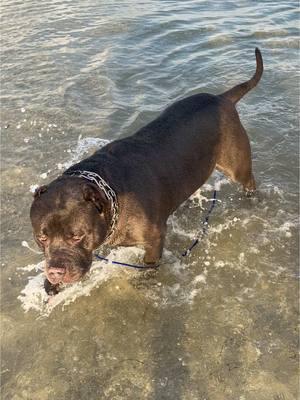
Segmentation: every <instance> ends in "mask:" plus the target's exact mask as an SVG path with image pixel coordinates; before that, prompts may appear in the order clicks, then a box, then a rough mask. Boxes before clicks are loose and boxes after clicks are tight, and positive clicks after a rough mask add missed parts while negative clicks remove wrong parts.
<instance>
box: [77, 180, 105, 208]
mask: <svg viewBox="0 0 300 400" xmlns="http://www.w3.org/2000/svg"><path fill="white" fill-rule="evenodd" d="M82 192H83V198H84V200H85V201H91V202H92V203H93V204H94V205H95V207H96V208H97V210H98V211H99V212H100V214H102V213H103V212H104V207H105V206H106V204H107V203H108V200H107V198H106V197H105V195H104V193H103V192H102V191H101V190H100V189H98V187H97V186H96V185H94V184H93V183H86V184H84V185H83V187H82Z"/></svg>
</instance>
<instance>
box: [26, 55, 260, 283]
mask: <svg viewBox="0 0 300 400" xmlns="http://www.w3.org/2000/svg"><path fill="white" fill-rule="evenodd" d="M255 54H256V72H255V74H254V75H253V77H252V78H251V79H250V80H249V81H247V82H244V83H242V84H239V85H237V86H235V87H234V88H232V89H230V90H228V91H226V92H225V93H222V94H220V95H212V94H207V93H200V94H196V95H193V96H190V97H187V98H185V99H183V100H179V101H177V102H176V103H174V104H173V105H171V106H170V107H168V108H167V109H166V110H165V111H164V112H163V113H162V114H161V115H159V116H158V118H156V119H155V120H154V121H152V122H151V123H150V124H148V125H146V126H144V127H143V128H141V129H140V130H139V131H138V132H136V133H135V134H134V135H132V136H129V137H127V138H124V139H121V140H116V141H114V142H112V143H110V144H108V145H106V146H105V147H103V148H101V149H100V150H99V151H96V153H95V154H93V155H92V156H91V157H89V158H87V159H85V160H83V161H81V162H79V163H77V164H76V165H73V166H72V167H71V168H69V169H68V170H67V171H65V172H64V173H63V174H62V175H61V176H60V177H58V178H57V179H55V180H54V181H53V182H51V183H49V184H48V185H47V186H43V187H41V188H39V189H38V190H37V191H36V193H35V195H34V201H33V204H32V207H31V212H30V216H31V221H32V226H33V230H34V237H35V239H36V241H37V243H38V245H39V246H40V247H41V248H42V249H43V251H44V254H45V257H46V275H47V282H46V283H47V284H48V285H53V286H54V287H55V286H56V285H59V284H60V283H62V282H63V283H71V282H75V281H77V280H79V279H81V278H82V276H83V275H84V274H85V273H86V272H87V271H88V270H89V268H90V265H91V262H92V253H93V250H95V249H96V248H98V247H99V246H100V245H101V244H102V243H104V242H105V243H106V244H108V245H112V246H116V245H118V246H119V245H121V246H132V245H141V246H143V247H144V249H145V256H144V263H145V265H148V266H149V265H153V266H155V265H157V263H158V262H159V259H160V257H161V254H162V250H163V245H164V238H165V234H166V223H167V219H168V217H169V215H170V214H172V213H173V211H174V210H176V208H177V207H178V206H179V205H180V204H181V203H182V202H184V201H185V200H186V199H187V198H188V197H189V196H190V195H191V194H192V193H194V192H195V191H196V190H197V189H198V188H199V187H200V186H201V185H202V184H203V183H204V182H205V181H206V180H207V179H208V177H209V176H210V175H211V173H212V172H213V170H214V168H217V169H219V170H220V171H222V172H223V173H224V174H225V175H227V176H228V177H229V178H230V179H231V180H232V181H234V182H238V183H240V184H241V185H242V186H243V188H244V190H245V191H246V193H247V194H250V193H252V192H254V191H255V180H254V177H253V174H252V165H251V150H250V144H249V140H248V137H247V134H246V132H245V129H244V128H243V126H242V124H241V122H240V119H239V116H238V113H237V111H236V108H235V104H236V103H237V102H238V101H239V100H240V99H241V98H242V97H243V96H244V95H245V94H246V93H247V92H248V91H249V90H250V89H252V88H253V87H254V86H256V84H257V83H258V82H259V80H260V78H261V75H262V72H263V62H262V57H261V53H260V51H259V50H258V49H256V51H255Z"/></svg>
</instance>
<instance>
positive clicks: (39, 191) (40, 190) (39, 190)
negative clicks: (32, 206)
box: [33, 185, 47, 199]
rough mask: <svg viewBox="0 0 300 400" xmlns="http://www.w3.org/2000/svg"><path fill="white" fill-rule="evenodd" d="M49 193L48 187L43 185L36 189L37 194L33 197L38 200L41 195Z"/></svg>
mask: <svg viewBox="0 0 300 400" xmlns="http://www.w3.org/2000/svg"><path fill="white" fill-rule="evenodd" d="M46 191H47V186H46V185H43V186H40V187H38V188H37V189H35V192H34V193H33V197H34V198H35V199H36V198H37V197H40V195H41V194H42V193H44V192H46Z"/></svg>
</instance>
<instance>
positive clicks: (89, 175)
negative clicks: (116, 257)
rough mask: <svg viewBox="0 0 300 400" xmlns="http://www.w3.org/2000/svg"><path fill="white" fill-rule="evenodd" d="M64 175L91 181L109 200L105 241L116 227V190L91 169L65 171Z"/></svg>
mask: <svg viewBox="0 0 300 400" xmlns="http://www.w3.org/2000/svg"><path fill="white" fill-rule="evenodd" d="M65 174H66V175H71V176H78V177H79V178H85V179H87V180H89V181H91V182H93V183H95V184H96V185H97V186H98V188H99V189H100V190H102V192H103V193H104V194H105V197H106V198H107V200H109V201H110V207H111V214H112V218H111V222H110V231H109V232H108V234H107V235H106V237H105V239H104V242H106V241H107V240H108V239H109V238H110V237H111V236H112V235H113V233H114V231H115V229H116V225H117V222H118V218H119V204H118V198H117V195H116V192H115V191H114V190H113V189H112V188H111V187H110V186H109V184H108V183H107V182H105V180H104V179H103V178H101V176H100V175H98V174H96V172H92V171H81V170H75V171H70V172H67V173H65Z"/></svg>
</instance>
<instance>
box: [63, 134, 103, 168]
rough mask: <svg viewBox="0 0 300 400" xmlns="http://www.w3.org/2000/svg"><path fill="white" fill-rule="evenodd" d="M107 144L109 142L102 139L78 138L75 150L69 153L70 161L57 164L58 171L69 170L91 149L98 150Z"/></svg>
mask: <svg viewBox="0 0 300 400" xmlns="http://www.w3.org/2000/svg"><path fill="white" fill-rule="evenodd" d="M109 142H110V141H109V140H106V139H102V138H94V137H86V138H81V136H79V138H78V141H77V145H76V147H75V149H73V150H70V151H69V153H70V154H71V157H70V159H69V160H68V161H66V162H64V163H59V164H57V167H58V169H62V168H69V167H70V166H71V165H72V164H75V163H76V162H79V161H80V160H81V159H82V158H83V156H84V155H86V154H87V153H88V152H89V151H90V150H91V149H95V150H99V149H101V147H103V146H105V145H107V144H108V143H109Z"/></svg>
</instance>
